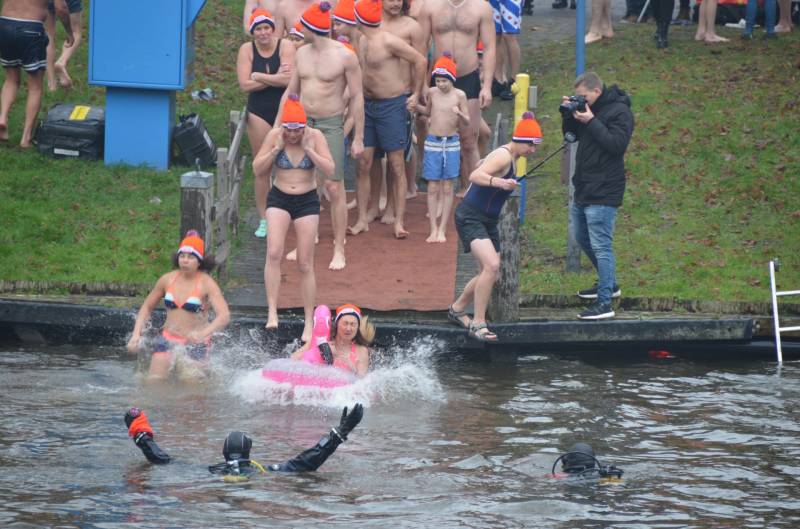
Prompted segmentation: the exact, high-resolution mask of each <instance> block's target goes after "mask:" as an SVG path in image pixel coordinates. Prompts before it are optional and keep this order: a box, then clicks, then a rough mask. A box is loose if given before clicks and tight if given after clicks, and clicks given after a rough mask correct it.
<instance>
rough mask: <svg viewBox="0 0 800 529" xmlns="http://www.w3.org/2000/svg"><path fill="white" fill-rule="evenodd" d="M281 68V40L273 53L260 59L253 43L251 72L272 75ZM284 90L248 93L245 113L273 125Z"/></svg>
mask: <svg viewBox="0 0 800 529" xmlns="http://www.w3.org/2000/svg"><path fill="white" fill-rule="evenodd" d="M280 67H281V39H278V44H277V45H276V46H275V52H274V53H273V54H272V55H270V56H269V57H262V56H261V55H260V54H259V53H258V48H257V47H256V43H255V42H254V43H253V66H252V71H253V72H258V73H268V74H274V73H277V71H278V70H279V69H280ZM284 90H286V87H284V86H268V87H266V88H264V89H263V90H258V91H257V92H250V95H249V96H248V98H247V111H248V112H250V113H251V114H255V115H256V116H258V117H260V118H261V119H263V120H264V121H266V122H267V123H269V124H270V126H272V125H274V124H275V118H276V117H277V116H278V107H279V106H280V104H281V97H282V96H283V92H284Z"/></svg>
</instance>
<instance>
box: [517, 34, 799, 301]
mask: <svg viewBox="0 0 800 529" xmlns="http://www.w3.org/2000/svg"><path fill="white" fill-rule="evenodd" d="M619 29H620V30H619V32H618V33H617V37H616V38H614V39H612V40H610V41H608V40H604V41H602V42H600V43H598V44H593V45H592V46H589V47H587V57H586V65H587V70H595V71H597V72H598V73H599V74H600V76H601V77H602V78H603V79H604V81H605V82H606V83H607V84H619V85H620V86H621V87H623V88H624V89H625V90H626V91H628V93H629V94H630V95H631V97H632V100H633V111H634V115H635V118H636V129H635V132H634V136H633V140H632V142H631V145H630V146H629V148H628V152H627V156H626V166H627V170H628V187H627V191H626V194H625V202H624V205H623V207H622V208H621V209H620V211H619V215H618V217H617V229H616V238H615V250H616V257H617V274H618V280H619V282H620V284H621V285H622V288H623V290H624V292H625V295H626V296H648V297H670V298H671V297H677V298H679V299H705V300H721V301H768V300H769V277H768V270H767V262H768V261H769V259H770V258H773V257H779V258H780V260H781V262H782V264H783V265H784V266H783V268H782V271H781V272H780V278H781V280H782V284H783V285H784V287H783V288H784V289H789V288H791V289H797V288H800V92H798V86H800V82H799V81H800V69H798V68H797V67H796V62H797V61H798V59H800V57H798V54H797V50H798V49H800V46H798V44H800V38H799V37H800V35H798V32H795V33H794V34H791V35H788V36H784V35H782V36H781V38H780V39H778V40H772V41H769V42H763V41H758V40H756V41H752V42H741V41H739V40H734V39H732V41H731V43H729V44H726V45H717V46H709V45H704V44H699V43H696V42H694V41H693V40H692V39H691V36H692V32H693V28H677V29H676V28H675V27H673V28H672V29H671V33H670V37H671V41H672V45H671V47H670V48H669V50H668V51H666V52H663V51H660V50H656V49H655V46H654V45H653V42H652V40H651V39H650V35H651V34H652V31H653V25H652V24H648V25H627V26H623V27H620V28H619ZM729 36H733V35H729ZM789 50H794V51H793V52H791V51H789ZM569 51H570V50H569V49H567V48H565V47H564V46H551V47H548V48H546V49H543V50H540V51H539V52H537V53H536V54H535V55H534V54H531V55H529V57H528V59H527V60H524V65H523V69H527V70H528V71H529V72H530V73H531V78H532V80H533V81H532V82H534V83H535V84H538V85H539V86H541V87H542V91H543V92H544V94H543V95H542V96H541V97H540V104H539V109H538V111H537V115H538V117H539V118H540V119H541V120H542V124H543V128H544V131H545V139H546V146H545V147H544V148H543V149H542V153H547V152H550V149H552V148H554V147H555V146H557V145H558V142H559V139H560V116H559V114H558V111H557V106H558V103H559V100H560V97H561V95H562V94H566V93H568V91H569V90H570V87H571V82H572V80H573V74H574V55H572V53H569ZM558 171H559V167H558V162H557V160H554V161H553V162H548V165H545V166H544V167H543V168H542V172H541V173H540V177H539V178H537V179H536V180H535V183H534V191H533V193H532V196H531V195H529V199H528V204H527V222H526V225H525V228H524V233H525V235H526V237H525V238H526V239H527V241H526V243H527V244H526V245H525V251H524V252H523V269H524V272H523V274H522V291H523V292H525V293H543V294H548V293H549V294H565V293H567V294H568V293H574V292H575V291H576V290H577V289H579V288H584V287H586V286H589V285H591V283H592V282H593V280H594V277H595V276H594V274H593V271H591V270H590V265H589V264H588V259H586V258H585V257H583V258H582V263H583V264H584V270H585V273H581V274H565V273H564V272H563V270H564V265H565V260H564V256H565V254H566V249H565V248H566V242H565V241H566V228H565V226H566V218H567V213H566V211H567V210H566V204H567V196H566V189H565V187H564V186H563V185H562V184H561V183H560V181H559V176H558Z"/></svg>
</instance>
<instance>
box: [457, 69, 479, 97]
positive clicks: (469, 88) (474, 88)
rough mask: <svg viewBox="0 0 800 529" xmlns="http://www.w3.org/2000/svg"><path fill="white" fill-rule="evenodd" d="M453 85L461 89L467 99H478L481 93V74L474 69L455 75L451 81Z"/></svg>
mask: <svg viewBox="0 0 800 529" xmlns="http://www.w3.org/2000/svg"><path fill="white" fill-rule="evenodd" d="M453 86H455V87H456V88H458V89H459V90H463V91H464V93H465V94H467V99H478V96H479V95H480V93H481V74H480V73H478V70H477V69H476V70H474V71H473V72H472V73H468V74H467V75H462V76H461V77H456V82H455V83H453Z"/></svg>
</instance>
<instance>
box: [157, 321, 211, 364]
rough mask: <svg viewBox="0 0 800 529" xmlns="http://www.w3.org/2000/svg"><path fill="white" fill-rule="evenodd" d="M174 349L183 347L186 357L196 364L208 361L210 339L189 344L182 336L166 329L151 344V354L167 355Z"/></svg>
mask: <svg viewBox="0 0 800 529" xmlns="http://www.w3.org/2000/svg"><path fill="white" fill-rule="evenodd" d="M176 347H184V348H185V351H186V356H188V357H189V358H191V359H192V360H195V361H197V362H205V361H206V360H208V351H209V349H210V348H211V338H206V339H205V341H203V342H202V343H189V340H187V339H186V338H184V337H183V336H179V335H177V334H173V333H171V332H169V331H167V330H166V329H165V330H163V331H161V334H159V335H158V338H156V342H155V343H154V344H153V354H154V355H157V354H169V353H171V352H172V351H174V350H175V348H176Z"/></svg>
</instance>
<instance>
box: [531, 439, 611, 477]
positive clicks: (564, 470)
mask: <svg viewBox="0 0 800 529" xmlns="http://www.w3.org/2000/svg"><path fill="white" fill-rule="evenodd" d="M559 461H560V462H561V473H556V466H557V465H558V463H559ZM622 474H623V472H622V469H620V468H617V467H615V466H614V465H603V464H601V463H600V461H599V460H598V459H597V458H596V457H595V455H594V449H593V448H592V447H591V446H589V445H588V444H586V443H575V444H573V445H572V446H571V447H570V449H569V451H568V452H566V453H563V454H561V455H560V456H558V458H557V459H556V460H555V461H554V462H553V468H552V470H551V473H550V474H548V475H547V477H551V478H567V477H582V478H597V477H599V478H610V479H621V478H622Z"/></svg>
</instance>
